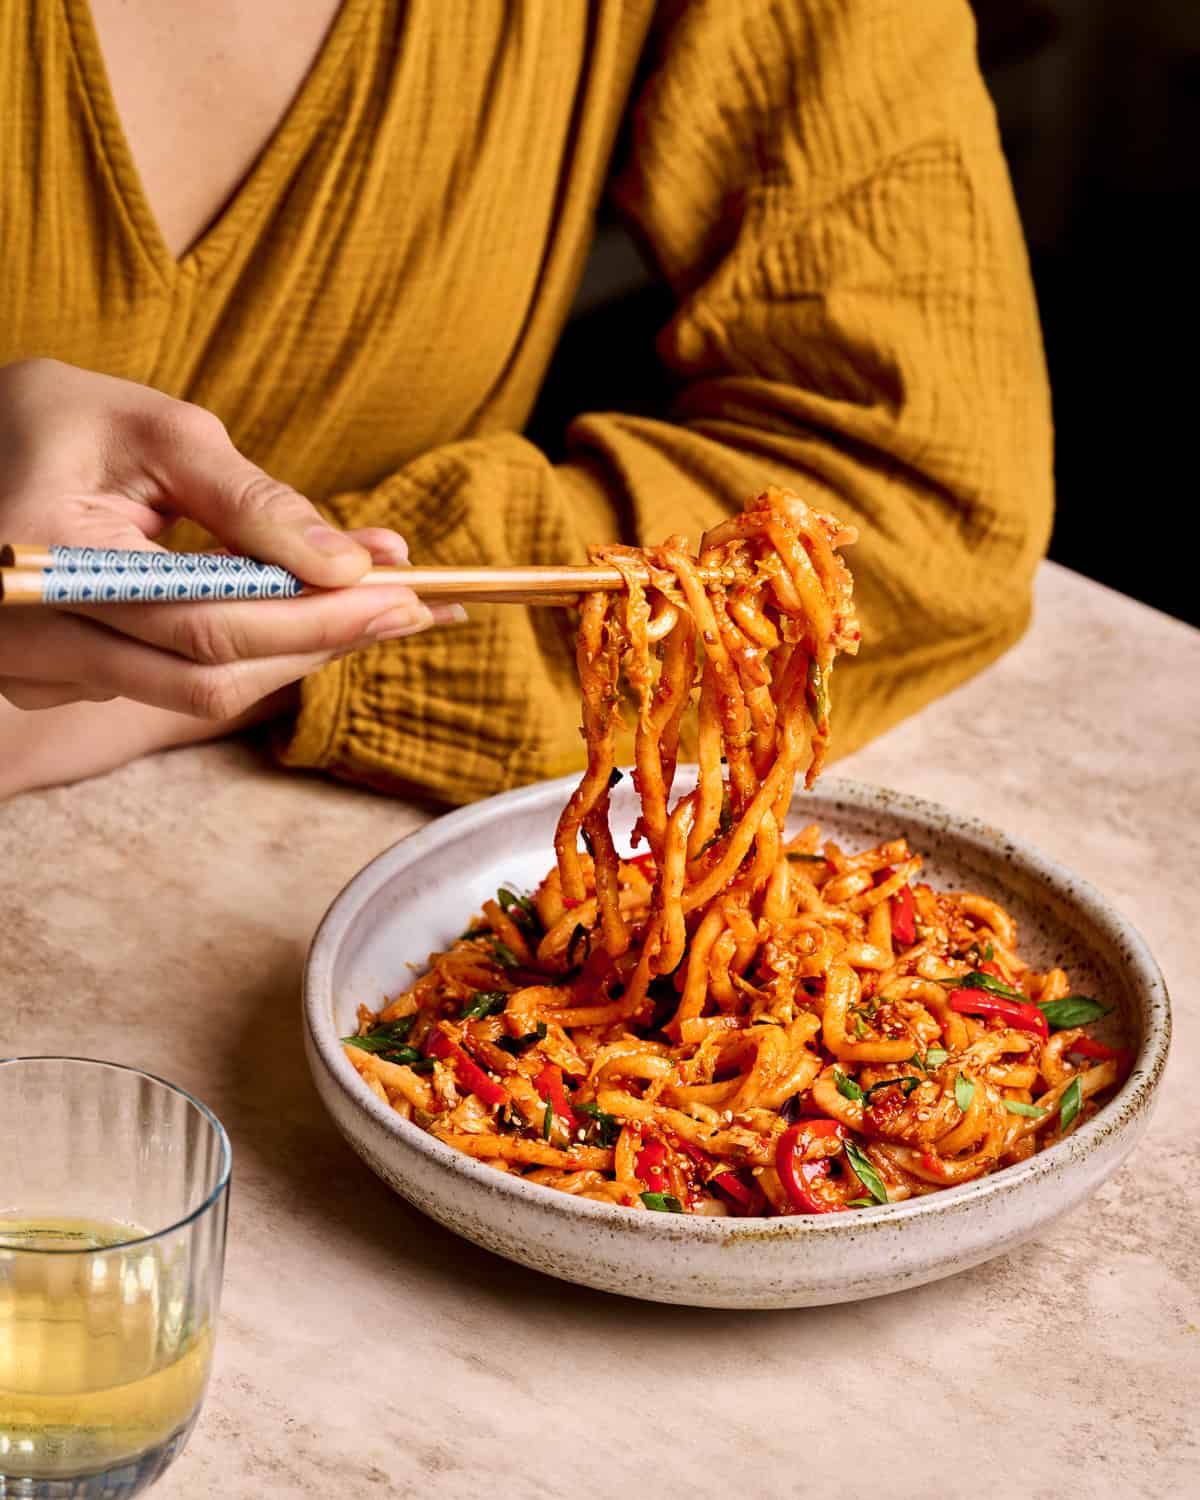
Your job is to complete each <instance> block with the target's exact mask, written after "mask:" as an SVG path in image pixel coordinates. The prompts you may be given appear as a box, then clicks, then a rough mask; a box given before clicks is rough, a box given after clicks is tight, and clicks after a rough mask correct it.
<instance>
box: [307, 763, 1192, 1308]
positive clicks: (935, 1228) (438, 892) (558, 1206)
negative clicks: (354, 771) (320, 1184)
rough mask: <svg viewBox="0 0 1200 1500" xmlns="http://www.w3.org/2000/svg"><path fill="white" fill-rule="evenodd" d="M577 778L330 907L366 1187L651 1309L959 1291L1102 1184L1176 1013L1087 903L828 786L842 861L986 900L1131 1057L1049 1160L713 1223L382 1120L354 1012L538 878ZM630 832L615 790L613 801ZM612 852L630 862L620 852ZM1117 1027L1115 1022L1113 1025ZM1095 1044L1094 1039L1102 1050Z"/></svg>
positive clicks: (338, 1093) (1053, 876) (319, 1060)
mask: <svg viewBox="0 0 1200 1500" xmlns="http://www.w3.org/2000/svg"><path fill="white" fill-rule="evenodd" d="M574 782H575V778H570V777H568V778H563V779H562V780H559V781H551V782H543V783H540V784H538V785H536V786H531V787H526V788H523V789H521V790H519V791H515V792H508V793H506V794H504V795H503V796H499V797H493V798H490V799H489V800H488V801H486V802H480V803H476V804H475V805H473V806H471V807H466V808H463V809H461V810H460V811H458V812H454V813H451V814H449V815H448V816H446V817H443V818H440V819H438V820H437V821H436V822H434V823H431V824H430V825H429V826H428V827H426V828H424V829H422V830H421V831H420V832H418V833H415V834H412V835H411V836H410V837H408V838H406V839H404V840H402V841H401V842H400V843H398V844H395V845H393V847H392V848H390V849H388V850H386V851H385V852H384V853H383V854H381V855H379V856H378V858H376V859H374V860H372V861H371V863H370V864H369V865H367V866H366V868H365V869H364V870H363V871H362V872H361V873H360V874H359V875H357V876H356V877H355V878H354V879H353V880H352V881H351V882H350V883H349V885H347V886H346V888H345V890H343V891H342V893H341V895H340V896H338V898H337V900H336V901H334V903H333V905H332V906H331V907H330V908H329V911H328V912H327V913H326V915H325V918H324V920H323V921H322V923H321V926H320V928H319V930H318V931H317V934H316V936H315V938H314V940H313V944H312V948H311V950H310V952H309V956H308V963H307V967H306V971H305V995H304V1007H305V1021H306V1047H307V1052H308V1058H309V1063H310V1066H311V1068H312V1073H313V1077H314V1079H315V1081H316V1085H317V1089H318V1091H319V1092H320V1095H321V1098H322V1100H323V1101H324V1103H325V1105H326V1107H327V1108H328V1110H329V1112H330V1114H331V1115H332V1116H333V1119H334V1121H335V1122H336V1124H337V1126H338V1128H339V1129H340V1130H341V1132H342V1134H343V1135H344V1136H345V1137H346V1139H347V1140H348V1141H349V1142H350V1144H351V1146H353V1148H354V1150H355V1151H357V1152H358V1154H359V1155H360V1156H361V1157H362V1158H363V1160H364V1161H365V1162H366V1163H367V1164H368V1166H370V1167H371V1168H372V1170H373V1171H375V1172H376V1173H378V1175H379V1176H380V1177H381V1178H382V1179H383V1180H384V1182H386V1183H387V1184H388V1185H389V1186H390V1187H392V1188H394V1189H395V1191H396V1192H398V1193H400V1194H401V1195H402V1196H403V1197H404V1198H407V1199H408V1201H409V1202H410V1203H413V1204H415V1205H416V1207H417V1208H419V1209H421V1210H422V1212H424V1213H426V1214H428V1215H429V1216H430V1217H431V1218H433V1219H436V1220H437V1221H438V1222H439V1223H441V1224H444V1225H446V1226H447V1228H449V1229H452V1230H454V1231H455V1232H456V1233H457V1234H461V1235H464V1236H466V1238H467V1239H470V1240H474V1241H475V1243H476V1244H479V1245H483V1246H485V1247H486V1248H487V1249H489V1250H493V1251H495V1252H496V1253H497V1254H499V1255H504V1256H508V1257H509V1258H510V1259H511V1260H515V1261H519V1262H521V1263H522V1264H523V1265H527V1266H532V1267H533V1268H534V1269H536V1270H538V1271H544V1272H547V1273H548V1274H549V1275H551V1276H559V1277H562V1278H564V1279H566V1280H568V1281H574V1282H579V1283H582V1284H583V1285H585V1286H590V1287H599V1288H601V1289H603V1290H605V1291H610V1292H620V1293H623V1294H624V1295H626V1296H630V1297H642V1298H646V1299H648V1300H651V1301H658V1302H674V1303H682V1304H686V1305H692V1306H703V1307H741V1308H758V1307H762V1308H777V1307H802V1306H809V1305H816V1304H820V1303H828V1302H842V1301H851V1300H854V1299H857V1298H862V1297H873V1296H877V1295H879V1294H880V1293H884V1292H891V1291H898V1290H900V1289H901V1288H904V1287H911V1286H917V1285H920V1284H921V1283H922V1282H926V1281H933V1280H936V1279H937V1278H938V1277H942V1276H949V1275H952V1274H953V1273H954V1272H956V1271H962V1270H965V1269H966V1268H967V1267H969V1266H974V1265H978V1264H979V1263H980V1262H981V1261H985V1260H987V1259H988V1258H989V1257H991V1256H994V1255H999V1254H1001V1253H1002V1252H1003V1251H1006V1250H1009V1249H1011V1248H1012V1247H1013V1246H1015V1245H1018V1244H1020V1243H1021V1242H1022V1241H1023V1240H1027V1239H1029V1238H1030V1237H1031V1236H1032V1235H1036V1234H1038V1233H1039V1232H1040V1231H1041V1230H1042V1229H1044V1228H1045V1226H1046V1225H1047V1224H1049V1223H1050V1222H1051V1220H1053V1219H1055V1218H1057V1217H1058V1215H1059V1214H1061V1213H1064V1212H1065V1211H1066V1210H1067V1209H1070V1208H1072V1207H1073V1206H1074V1205H1075V1204H1077V1203H1079V1202H1080V1200H1081V1199H1083V1198H1085V1197H1086V1196H1087V1195H1088V1194H1089V1193H1091V1192H1092V1191H1093V1190H1094V1189H1095V1188H1096V1187H1097V1186H1098V1185H1099V1184H1100V1183H1101V1182H1102V1181H1103V1180H1104V1179H1105V1178H1106V1177H1108V1176H1109V1174H1110V1173H1112V1172H1113V1171H1115V1170H1116V1168H1117V1167H1118V1166H1119V1165H1120V1163H1121V1162H1122V1161H1123V1160H1124V1158H1125V1157H1126V1155H1127V1154H1128V1153H1129V1151H1130V1150H1131V1149H1132V1147H1133V1146H1134V1144H1135V1143H1136V1141H1137V1140H1138V1138H1139V1136H1140V1135H1141V1134H1142V1131H1143V1130H1144V1129H1145V1127H1146V1124H1147V1122H1148V1120H1149V1117H1150V1111H1151V1107H1152V1104H1153V1100H1154V1094H1155V1089H1156V1087H1157V1085H1158V1082H1159V1078H1160V1077H1161V1074H1162V1071H1163V1065H1164V1063H1165V1061H1166V1056H1167V1046H1168V1039H1169V1035H1170V1014H1169V1008H1168V1001H1167V993H1166V988H1165V986H1164V984H1163V980H1162V975H1161V974H1160V973H1159V970H1158V967H1157V965H1156V964H1155V962H1154V960H1153V958H1152V957H1151V955H1150V953H1149V951H1148V950H1147V948H1146V945H1145V943H1144V942H1143V941H1142V939H1141V937H1140V936H1139V935H1138V933H1137V932H1136V931H1135V930H1134V928H1133V927H1131V926H1130V924H1129V923H1128V922H1127V921H1126V920H1125V919H1124V918H1123V917H1122V916H1120V914H1119V913H1118V912H1116V911H1114V909H1113V908H1112V906H1111V905H1110V904H1109V903H1108V902H1107V901H1106V900H1105V898H1104V897H1103V896H1102V895H1101V894H1100V892H1099V891H1097V890H1096V889H1095V888H1094V887H1093V886H1090V885H1088V884H1087V883H1086V882H1085V881H1083V880H1080V879H1079V878H1078V877H1077V876H1075V875H1072V874H1071V872H1070V871H1069V870H1066V869H1064V868H1063V867H1062V866H1060V865H1057V864H1055V863H1053V862H1052V861H1051V860H1049V859H1046V858H1045V857H1044V856H1043V855H1041V854H1038V853H1037V852H1036V851H1035V850H1034V849H1031V848H1030V847H1029V846H1028V845H1027V844H1025V843H1023V842H1022V841H1021V840H1019V839H1017V838H1013V837H1011V836H1008V835H1006V834H1004V833H1002V832H1000V830H999V829H996V828H990V827H987V826H986V825H984V824H982V823H980V822H978V821H976V820H975V819H973V818H968V817H963V816H960V815H959V814H957V813H953V812H950V811H947V810H946V809H945V808H941V807H938V806H936V805H935V804H933V803H930V802H924V801H921V800H919V799H917V798H915V797H909V796H902V795H900V794H897V793H895V792H891V791H886V790H883V789H881V788H877V787H870V786H862V785H858V784H856V783H853V782H848V781H838V780H835V779H833V778H826V779H824V780H823V781H822V782H821V783H820V785H819V787H818V788H817V790H816V791H814V792H811V793H807V794H804V795H798V796H797V798H796V803H795V806H796V816H795V818H794V819H793V820H792V821H793V825H794V827H796V828H798V827H799V826H801V824H802V823H807V822H809V821H811V820H813V819H816V820H819V821H820V823H821V824H822V826H823V828H824V829H825V830H826V832H827V833H828V834H829V835H830V836H832V837H835V838H836V839H838V840H839V842H841V843H843V845H844V846H845V847H864V846H868V845H871V844H874V843H876V842H878V841H879V840H880V839H884V838H889V837H895V836H897V835H899V834H906V835H907V836H908V838H909V840H910V841H911V843H912V845H913V847H914V848H916V849H917V850H919V851H920V852H921V853H922V855H924V857H925V867H924V870H923V872H922V878H924V879H927V880H929V881H930V883H931V884H933V885H934V886H937V887H940V888H943V889H962V888H970V889H972V890H976V891H981V892H983V893H984V894H986V895H989V896H992V897H994V898H996V899H998V900H999V901H1001V902H1002V903H1003V904H1004V905H1005V906H1006V907H1007V908H1008V909H1009V910H1010V911H1011V912H1012V913H1013V915H1014V916H1015V917H1016V918H1017V919H1018V922H1019V924H1020V934H1021V939H1020V948H1021V952H1022V954H1023V956H1025V957H1026V958H1028V959H1029V960H1030V961H1031V962H1033V963H1035V964H1036V965H1038V966H1040V967H1048V966H1049V965H1050V964H1051V963H1057V964H1061V965H1063V966H1065V967H1066V968H1067V969H1068V970H1069V972H1070V974H1071V977H1072V980H1073V982H1074V984H1075V987H1076V988H1077V989H1078V990H1081V991H1083V992H1085V993H1090V994H1094V995H1097V996H1100V997H1103V998H1104V999H1105V1000H1106V1001H1108V1002H1109V1003H1114V1004H1116V1005H1117V1006H1118V1008H1119V1011H1120V1013H1121V1014H1122V1016H1123V1029H1124V1031H1125V1033H1126V1034H1127V1036H1129V1037H1130V1038H1131V1039H1132V1040H1133V1043H1134V1045H1135V1048H1136V1061H1135V1064H1134V1067H1133V1070H1132V1072H1131V1074H1130V1076H1129V1078H1128V1079H1127V1080H1126V1082H1125V1084H1124V1086H1123V1087H1122V1088H1121V1090H1120V1092H1119V1093H1118V1094H1117V1096H1116V1097H1115V1098H1114V1099H1112V1100H1111V1102H1110V1103H1108V1104H1107V1105H1105V1107H1104V1108H1103V1109H1102V1110H1100V1111H1099V1113H1098V1114H1097V1115H1096V1116H1095V1117H1094V1118H1093V1119H1091V1120H1089V1121H1088V1122H1087V1123H1086V1124H1085V1125H1083V1126H1082V1127H1080V1128H1079V1129H1078V1130H1076V1131H1075V1132H1074V1133H1073V1134H1072V1135H1070V1136H1068V1137H1067V1139H1066V1140H1065V1141H1063V1142H1061V1143H1060V1144H1059V1145H1057V1146H1053V1147H1051V1148H1050V1149H1048V1150H1046V1151H1042V1152H1039V1153H1038V1154H1037V1155H1035V1156H1033V1157H1031V1158H1030V1159H1029V1160H1028V1161H1025V1162H1022V1163H1021V1164H1020V1165H1018V1166H1015V1167H1009V1168H1006V1169H1005V1170H1003V1171H1000V1172H997V1173H995V1174H994V1175H992V1176H988V1177H984V1178H982V1179H979V1180H977V1181H975V1182H971V1183H966V1184H964V1185H962V1186H960V1187H955V1188H948V1189H945V1190H943V1191H942V1192H939V1193H935V1194H931V1195H930V1196H928V1197H922V1198H917V1199H914V1200H912V1201H910V1202H906V1203H898V1204H888V1205H880V1206H878V1207H875V1208H868V1209H862V1210H860V1211H858V1212H855V1213H847V1214H828V1215H820V1216H813V1217H807V1216H795V1217H787V1218H780V1219H732V1218H730V1219H710V1218H702V1217H696V1218H693V1217H690V1216H680V1215H675V1214H661V1213H653V1212H650V1213H647V1212H645V1211H642V1210H634V1209H627V1208H618V1207H611V1206H608V1205H606V1204H600V1203H593V1202H590V1201H586V1200H581V1199H577V1198H573V1197H571V1196H570V1195H569V1194H567V1193H560V1192H557V1191H554V1190H552V1189H550V1188H545V1187H541V1186H539V1185H538V1184H536V1183H528V1182H524V1181H522V1180H520V1179H519V1178H516V1177H510V1176H507V1175H505V1174H503V1173H500V1172H497V1171H495V1170H494V1169H493V1168H491V1167H489V1166H487V1165H485V1164H484V1163H482V1162H479V1161H475V1160H473V1159H472V1158H470V1157H468V1156H465V1155H463V1154H461V1153H460V1152H457V1151H454V1150H452V1149H451V1148H450V1147H449V1146H445V1145H443V1144H442V1143H441V1142H440V1141H438V1140H435V1139H434V1138H433V1137H432V1136H430V1135H427V1134H426V1133H425V1132H424V1131H423V1130H420V1129H419V1128H418V1127H417V1126H415V1125H413V1124H410V1123H409V1122H408V1121H406V1120H403V1119H401V1118H400V1116H399V1115H397V1114H396V1113H394V1111H392V1110H390V1109H389V1108H387V1106H385V1105H384V1104H383V1103H382V1102H381V1101H380V1100H379V1099H377V1098H376V1097H375V1095H374V1094H372V1093H371V1092H370V1090H369V1089H368V1088H367V1087H366V1085H365V1084H363V1083H362V1081H361V1080H360V1079H359V1077H358V1074H357V1073H356V1072H355V1071H354V1069H353V1067H352V1066H351V1065H350V1063H349V1062H348V1061H347V1060H346V1058H345V1056H344V1054H343V1052H342V1048H341V1046H340V1045H339V1043H338V1038H339V1036H344V1035H346V1034H348V1033H350V1032H351V1031H353V1030H354V1025H355V1011H356V1009H357V1007H358V1006H359V1005H360V1004H362V1003H365V1004H367V1005H369V1006H370V1007H372V1009H375V1008H378V1007H379V1006H380V1005H381V1004H382V1003H383V1000H384V997H385V996H392V995H395V994H396V993H397V992H398V991H399V990H400V989H402V988H404V987H405V985H406V984H407V983H409V982H411V975H412V973H413V968H412V966H413V965H416V966H417V967H418V968H419V967H420V966H421V965H423V963H424V961H425V959H426V956H427V955H428V954H429V953H430V952H432V951H435V950H437V949H438V948H441V947H444V946H446V945H447V944H448V943H449V942H450V941H451V940H452V939H453V938H454V937H455V936H456V935H457V934H458V933H459V932H461V931H462V929H463V928H464V927H465V926H466V925H467V921H468V919H469V918H470V917H471V916H472V915H473V914H474V913H475V912H477V911H478V910H479V907H480V905H481V903H482V902H483V900H484V899H485V898H486V897H488V896H490V895H492V894H493V893H494V892H495V890H496V888H497V886H499V885H501V884H515V885H518V886H524V887H527V888H529V887H532V886H533V885H535V884H536V883H537V881H538V880H540V879H541V877H542V875H543V874H544V873H545V871H546V869H547V868H548V867H549V865H550V863H551V860H552V848H553V844H552V838H553V832H554V825H555V821H556V819H557V817H558V814H559V810H560V808H561V807H562V805H563V802H564V801H565V799H566V798H567V796H568V795H569V793H570V790H571V788H572V787H573V785H574ZM613 811H614V826H615V827H616V828H617V829H618V830H620V829H625V830H628V829H629V828H630V827H631V826H632V823H633V818H634V816H635V803H634V797H633V793H632V791H631V786H630V780H629V778H628V777H627V778H626V779H625V780H624V781H623V782H621V783H620V785H619V786H618V787H617V788H616V790H615V792H614V796H613ZM625 847H627V845H626V846H625ZM1111 1019H1112V1018H1110V1020H1111ZM1101 1034H1103V1033H1101Z"/></svg>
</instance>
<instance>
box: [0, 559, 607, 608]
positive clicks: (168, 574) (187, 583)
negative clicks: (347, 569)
mask: <svg viewBox="0 0 1200 1500" xmlns="http://www.w3.org/2000/svg"><path fill="white" fill-rule="evenodd" d="M363 584H403V585H404V586H405V587H406V588H410V589H412V591H413V592H414V593H415V594H416V595H417V596H418V597H419V598H422V599H443V600H456V601H462V602H470V601H472V600H474V601H475V602H477V603H482V604H542V605H570V604H575V603H577V602H578V596H579V595H580V594H589V593H596V592H599V591H603V590H611V589H620V588H622V587H623V586H624V585H623V581H622V578H621V575H620V573H618V571H617V570H616V568H604V567H598V568H595V567H528V568H372V569H371V570H370V572H368V573H367V574H365V575H364V577H362V578H360V579H359V580H358V583H357V584H356V585H355V587H361V586H362V585H363ZM322 592H325V591H324V590H320V589H312V588H309V587H308V586H307V585H306V584H305V583H304V582H303V581H302V580H301V579H299V578H297V577H296V576H295V574H294V573H289V572H288V571H287V570H286V569H284V568H280V567H276V566H275V565H274V564H272V563H260V562H255V561H254V560H253V559H251V558H246V557H232V556H229V555H228V554H225V553H219V552H159V551H153V550H146V551H139V550H136V549H130V550H127V551H118V550H104V549H97V548H84V547H74V548H73V547H30V546H21V545H18V544H6V545H3V546H0V605H5V604H14V605H26V606H28V605H56V604H89V605H90V604H133V603H136V604H167V603H218V604H220V603H228V602H230V601H232V600H236V599H291V598H294V597H295V596H296V595H297V594H303V593H322Z"/></svg>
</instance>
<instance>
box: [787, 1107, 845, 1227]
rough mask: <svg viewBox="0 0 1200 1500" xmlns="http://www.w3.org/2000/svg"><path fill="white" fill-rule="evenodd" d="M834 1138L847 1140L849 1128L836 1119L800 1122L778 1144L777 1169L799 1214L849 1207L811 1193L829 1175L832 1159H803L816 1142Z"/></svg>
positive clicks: (824, 1157) (790, 1128)
mask: <svg viewBox="0 0 1200 1500" xmlns="http://www.w3.org/2000/svg"><path fill="white" fill-rule="evenodd" d="M830 1135H836V1136H837V1137H838V1139H839V1140H844V1139H845V1136H846V1131H845V1127H844V1126H842V1125H840V1124H839V1123H838V1122H837V1121H836V1120H827V1119H816V1120H797V1122H796V1123H795V1124H794V1125H789V1126H788V1128H787V1129H786V1130H785V1131H784V1132H783V1134H782V1135H781V1136H780V1137H779V1140H778V1142H777V1143H776V1146H775V1170H776V1172H778V1173H779V1180H780V1182H781V1183H782V1184H783V1190H784V1192H785V1193H786V1194H787V1195H788V1198H789V1200H790V1201H791V1204H792V1207H793V1208H794V1209H795V1210H796V1212H797V1213H801V1214H828V1213H840V1212H841V1211H842V1210H843V1209H844V1208H845V1204H842V1203H831V1202H827V1201H826V1200H825V1199H823V1198H818V1197H817V1196H816V1195H815V1194H814V1193H813V1192H812V1191H811V1189H812V1185H813V1184H814V1183H815V1182H817V1181H818V1180H819V1179H820V1178H822V1177H825V1176H827V1175H828V1172H829V1158H828V1157H827V1156H823V1157H821V1158H820V1160H818V1161H803V1160H800V1158H801V1157H802V1156H803V1154H804V1152H805V1151H807V1150H808V1147H809V1145H810V1144H811V1142H812V1141H813V1140H814V1139H818V1138H820V1137H822V1136H830Z"/></svg>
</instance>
